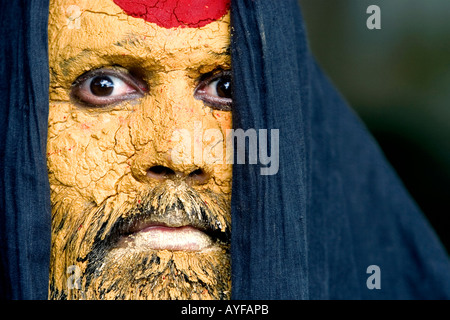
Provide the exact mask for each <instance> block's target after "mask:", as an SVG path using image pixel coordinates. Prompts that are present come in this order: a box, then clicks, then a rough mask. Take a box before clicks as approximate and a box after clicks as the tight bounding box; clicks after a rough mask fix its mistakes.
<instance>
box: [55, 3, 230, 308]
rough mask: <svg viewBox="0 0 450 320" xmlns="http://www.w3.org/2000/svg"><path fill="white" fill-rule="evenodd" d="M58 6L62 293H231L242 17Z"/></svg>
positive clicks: (58, 279)
mask: <svg viewBox="0 0 450 320" xmlns="http://www.w3.org/2000/svg"><path fill="white" fill-rule="evenodd" d="M116 2H117V3H119V4H121V2H126V1H116ZM135 2H141V3H145V2H146V3H150V2H152V1H135ZM153 2H155V3H157V4H158V3H159V2H158V1H153ZM171 2H172V3H177V1H167V3H171ZM181 2H183V1H181ZM181 2H180V3H181ZM217 2H218V1H212V2H211V3H217ZM50 3H51V4H50V16H49V62H50V76H51V85H50V116H49V127H48V148H47V159H48V160H47V165H48V172H49V179H50V185H51V192H52V193H51V201H52V208H53V209H52V253H51V274H50V287H49V290H50V293H49V296H50V298H54V299H60V298H67V299H82V298H86V299H127V298H129V299H177V298H178V299H189V298H192V299H224V298H229V297H230V287H231V286H230V285H231V284H230V261H229V236H230V219H231V218H230V197H231V165H230V164H226V160H225V154H226V150H225V143H224V140H225V133H226V130H227V129H230V128H231V126H232V123H231V111H230V107H231V96H230V81H231V79H230V72H229V70H230V55H229V50H228V48H229V42H230V36H229V13H227V12H225V14H224V15H221V16H220V17H219V18H216V17H215V18H214V19H211V22H209V23H207V24H206V25H204V26H200V27H198V25H195V24H190V25H188V26H184V27H181V26H179V27H170V26H171V25H170V23H169V25H167V24H166V25H165V24H164V21H166V20H167V21H169V20H168V17H169V18H170V19H172V20H171V21H172V22H173V21H175V24H176V23H177V21H178V20H177V19H178V17H177V16H174V13H176V12H177V10H178V9H180V8H175V9H177V10H174V8H169V7H168V8H164V5H161V7H162V9H161V11H160V14H161V15H160V14H159V13H158V10H156V11H155V10H153V11H152V12H153V13H152V14H153V15H154V16H153V21H154V22H149V21H146V19H141V18H135V17H132V16H130V15H128V14H127V13H126V12H128V11H129V9H130V8H129V7H130V5H129V4H128V5H127V7H126V8H125V7H124V5H121V6H122V7H124V8H121V6H119V5H117V4H115V3H114V2H113V0H103V1H88V0H85V1H82V0H80V1H73V0H71V1H66V0H52V1H50ZM162 3H163V4H164V3H165V2H162ZM140 8H141V9H142V6H141V7H140ZM206 8H208V7H206ZM125 9H127V10H125ZM153 9H154V8H153ZM182 9H183V8H182ZM183 10H184V9H183ZM144 11H145V7H144ZM185 11H186V10H185ZM186 12H187V11H186ZM174 17H175V18H177V19H175V20H173V18H174ZM158 19H160V20H161V21H159V20H158ZM147 20H148V19H147ZM163 20H164V21H163ZM167 21H166V22H167ZM155 22H156V23H155ZM169 22H170V21H169ZM180 23H181V22H180ZM169 27H170V28H169ZM222 156H223V157H222Z"/></svg>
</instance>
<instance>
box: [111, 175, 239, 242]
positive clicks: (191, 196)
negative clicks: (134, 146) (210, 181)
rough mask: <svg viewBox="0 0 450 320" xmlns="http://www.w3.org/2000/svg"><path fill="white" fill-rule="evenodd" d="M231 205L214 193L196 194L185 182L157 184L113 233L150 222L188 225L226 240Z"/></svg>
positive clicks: (123, 218)
mask: <svg viewBox="0 0 450 320" xmlns="http://www.w3.org/2000/svg"><path fill="white" fill-rule="evenodd" d="M229 212H230V205H229V203H227V201H225V199H224V197H223V196H219V195H217V194H216V193H213V192H209V191H206V192H202V193H199V192H198V191H196V190H195V189H193V188H191V187H190V186H189V185H188V184H186V183H184V182H178V183H176V184H174V183H170V182H169V183H167V184H163V185H161V186H158V187H156V188H154V189H152V190H151V192H149V193H147V194H145V195H144V196H143V197H142V199H140V200H138V203H136V204H135V205H134V206H133V207H132V208H131V209H130V210H128V211H127V213H126V214H125V215H123V216H122V218H120V219H119V220H118V221H117V222H116V225H115V226H114V227H113V229H114V230H113V233H114V232H115V233H119V234H120V235H121V236H126V235H129V234H132V233H135V232H138V231H140V230H142V229H144V228H146V227H148V226H150V225H162V226H167V227H183V226H191V227H194V228H196V229H199V230H200V231H203V232H204V233H206V234H208V235H209V236H210V237H211V238H213V239H216V240H220V241H221V242H225V243H228V241H229V238H230V227H231V222H230V219H229V215H230V213H229ZM227 217H228V218H227Z"/></svg>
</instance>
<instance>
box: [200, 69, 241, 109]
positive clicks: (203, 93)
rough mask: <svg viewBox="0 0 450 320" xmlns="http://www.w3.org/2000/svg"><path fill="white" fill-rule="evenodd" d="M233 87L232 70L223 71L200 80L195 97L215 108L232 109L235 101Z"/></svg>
mask: <svg viewBox="0 0 450 320" xmlns="http://www.w3.org/2000/svg"><path fill="white" fill-rule="evenodd" d="M231 88H232V79H231V71H221V72H219V73H215V74H213V75H210V76H208V77H207V78H206V79H204V80H202V81H200V83H199V85H198V86H197V88H196V89H195V92H194V97H195V98H196V99H198V100H202V101H203V102H204V103H205V104H206V105H208V106H210V107H211V108H213V109H216V110H224V111H230V110H231V106H232V103H233V99H232V96H231Z"/></svg>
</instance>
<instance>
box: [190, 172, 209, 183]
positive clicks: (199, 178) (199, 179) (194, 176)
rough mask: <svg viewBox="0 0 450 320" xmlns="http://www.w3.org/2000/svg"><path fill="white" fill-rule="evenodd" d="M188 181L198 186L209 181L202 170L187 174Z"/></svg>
mask: <svg viewBox="0 0 450 320" xmlns="http://www.w3.org/2000/svg"><path fill="white" fill-rule="evenodd" d="M188 179H189V180H191V181H193V182H196V183H198V184H202V183H205V182H206V181H207V180H208V179H209V175H208V174H207V173H206V172H205V171H203V170H202V169H196V170H194V171H192V172H191V173H190V174H189V176H188Z"/></svg>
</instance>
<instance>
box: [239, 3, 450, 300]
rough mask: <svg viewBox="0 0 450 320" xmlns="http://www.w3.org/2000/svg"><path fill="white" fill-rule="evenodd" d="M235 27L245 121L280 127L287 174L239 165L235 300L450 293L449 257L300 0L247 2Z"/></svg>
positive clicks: (281, 158)
mask: <svg viewBox="0 0 450 320" xmlns="http://www.w3.org/2000/svg"><path fill="white" fill-rule="evenodd" d="M232 23H233V32H232V34H233V43H232V58H233V71H234V80H233V81H234V97H233V99H234V103H235V106H234V109H233V126H234V127H235V128H242V129H244V130H249V129H256V130H259V129H268V132H270V130H271V129H279V171H278V173H277V174H274V175H261V171H260V169H261V168H262V167H264V166H262V165H239V164H235V165H234V167H233V189H232V192H233V193H232V242H231V246H232V268H233V269H232V272H233V274H232V285H233V287H232V288H233V290H232V297H233V298H234V299H448V298H450V264H449V260H448V256H447V253H446V252H445V250H444V249H443V247H442V246H441V244H440V243H439V241H438V240H437V238H436V236H435V234H434V232H433V231H432V229H431V228H430V226H429V225H428V223H427V221H426V220H425V219H424V217H423V215H422V213H421V212H420V211H419V210H418V209H417V206H416V205H415V203H414V202H413V201H412V200H411V198H410V197H409V195H408V194H407V192H406V191H405V189H404V187H403V185H402V184H401V182H400V181H399V180H398V178H397V176H396V174H395V173H394V172H393V170H392V169H391V167H390V166H389V165H388V164H387V162H386V160H385V158H384V157H383V155H382V153H381V152H380V150H379V148H378V146H377V145H376V143H375V142H374V140H373V139H372V137H371V136H370V135H369V134H368V132H367V130H366V128H365V127H364V126H363V125H362V124H361V122H360V121H359V119H358V118H357V117H356V116H355V115H354V114H353V112H352V111H350V109H349V108H348V106H347V105H346V103H345V101H344V100H343V99H342V97H341V96H339V94H338V93H337V92H336V90H335V89H334V88H333V86H332V85H331V84H330V83H329V80H328V79H327V78H326V77H325V76H324V75H323V73H322V72H321V70H320V69H319V68H318V67H317V65H316V64H315V61H314V59H313V57H312V56H311V53H310V51H309V48H308V43H307V40H306V35H305V28H304V25H303V21H302V18H301V15H300V11H299V8H298V5H297V1H296V0H283V1H273V0H258V1H252V0H236V1H234V2H232ZM269 141H270V139H269ZM272 150H273V148H272ZM247 151H248V150H247ZM372 265H375V266H377V267H378V268H379V269H378V270H375V271H373V269H372V268H369V273H367V271H368V267H369V266H372ZM378 271H379V272H378ZM371 276H374V277H373V278H369V277H371ZM377 276H379V278H378V280H380V281H379V282H378V281H377V278H376V277H377ZM368 278H369V287H371V288H372V285H374V284H380V286H381V289H376V288H373V289H369V288H368V286H367V280H368Z"/></svg>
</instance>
